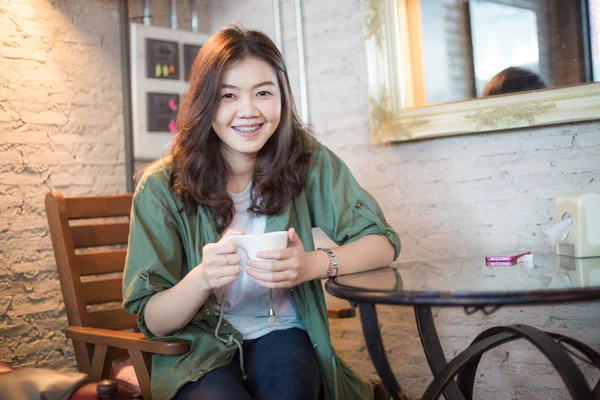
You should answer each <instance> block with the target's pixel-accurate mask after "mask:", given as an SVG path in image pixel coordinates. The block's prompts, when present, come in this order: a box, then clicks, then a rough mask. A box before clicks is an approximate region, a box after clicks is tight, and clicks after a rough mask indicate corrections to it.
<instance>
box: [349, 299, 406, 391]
mask: <svg viewBox="0 0 600 400" xmlns="http://www.w3.org/2000/svg"><path fill="white" fill-rule="evenodd" d="M358 310H359V313H360V323H361V324H362V328H363V335H364V336H365V343H366V346H367V351H368V352H369V356H370V357H371V360H372V361H373V365H374V366H375V370H376V371H377V373H378V374H379V377H380V378H381V382H382V383H383V385H384V386H385V388H386V389H387V391H388V393H389V394H390V396H392V398H393V399H394V400H404V399H405V398H406V397H405V396H404V395H403V394H402V389H401V388H400V384H399V383H398V381H397V380H396V377H395V376H394V373H393V372H392V368H391V367H390V363H389V361H388V359H387V356H386V354H385V348H384V347H383V340H382V338H381V331H380V330H379V320H378V318H377V311H376V310H375V304H372V303H358Z"/></svg>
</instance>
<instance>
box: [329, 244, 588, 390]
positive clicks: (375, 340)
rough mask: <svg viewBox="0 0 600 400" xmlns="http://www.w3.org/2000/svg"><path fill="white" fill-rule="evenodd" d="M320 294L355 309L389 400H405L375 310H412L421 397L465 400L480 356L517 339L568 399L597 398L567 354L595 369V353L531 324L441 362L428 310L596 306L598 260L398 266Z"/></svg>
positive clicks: (546, 257) (475, 260)
mask: <svg viewBox="0 0 600 400" xmlns="http://www.w3.org/2000/svg"><path fill="white" fill-rule="evenodd" d="M325 288H326V290H327V292H328V293H329V294H331V295H333V296H335V297H339V298H342V299H346V300H349V301H350V303H351V304H352V305H353V306H354V307H358V309H359V311H360V321H361V325H362V329H363V334H364V337H365V342H366V347H367V350H368V352H369V356H370V357H371V360H372V362H373V365H374V366H375V369H376V371H377V373H378V374H379V376H380V377H381V380H382V382H383V384H384V385H385V387H386V389H387V390H388V392H389V393H390V395H391V396H392V398H394V399H402V398H403V395H402V391H401V387H400V385H399V384H398V381H397V380H396V378H395V376H394V374H393V372H392V369H391V367H390V364H389V362H388V359H387V356H386V353H385V348H384V345H383V341H382V337H381V332H380V329H379V321H378V317H377V311H376V307H375V306H376V305H377V304H388V305H405V306H412V307H414V311H415V318H416V323H417V328H418V331H419V335H420V338H421V343H422V345H423V350H424V352H425V356H426V358H427V362H428V363H429V367H430V369H431V372H432V373H433V376H434V379H433V381H432V382H431V383H430V385H429V387H428V388H427V390H426V391H425V393H424V395H423V397H422V399H431V400H435V399H437V398H438V397H439V396H440V395H441V394H443V395H444V397H445V398H446V399H451V400H463V399H471V398H472V397H473V386H474V383H475V375H476V371H477V366H478V364H479V361H480V359H481V357H482V355H483V354H484V353H485V352H486V351H488V350H491V349H493V348H495V347H497V346H500V345H502V344H504V343H507V342H510V341H513V340H517V339H525V340H528V341H529V342H530V343H532V344H533V345H534V346H535V347H536V348H537V349H538V350H540V351H541V352H542V353H543V354H544V355H545V356H546V357H547V358H548V360H549V361H550V362H551V363H552V364H553V366H554V367H555V368H556V370H557V371H558V373H559V375H560V376H561V378H562V379H563V381H564V383H565V384H566V387H567V389H568V391H569V393H570V394H571V396H572V398H574V399H586V400H588V399H600V383H599V384H597V385H596V387H595V388H593V389H592V388H590V385H589V384H588V382H587V380H586V379H585V377H584V375H583V373H582V372H581V370H580V369H579V367H578V366H577V364H575V362H574V361H573V359H572V358H571V356H570V355H569V353H579V354H581V355H582V356H583V357H584V358H587V359H588V360H589V362H590V363H592V364H593V365H596V366H597V367H598V368H600V354H598V352H597V351H595V350H594V349H592V348H591V347H589V346H587V345H585V344H584V343H582V342H580V341H577V340H575V339H572V338H570V337H567V336H564V335H560V334H556V333H550V332H548V333H547V332H544V331H541V330H539V329H537V328H534V327H532V326H529V325H523V324H515V325H509V326H499V327H494V328H490V329H488V330H486V331H484V332H482V333H481V334H479V335H478V336H477V337H476V338H475V339H474V340H473V342H472V343H471V345H470V346H469V347H468V348H467V349H465V350H464V351H463V352H461V353H460V354H458V355H457V356H456V357H455V358H454V359H452V360H450V361H447V360H446V358H445V356H444V353H443V351H442V347H441V344H440V340H439V337H438V334H437V331H436V327H435V323H434V319H433V314H432V311H431V307H432V306H436V307H463V308H464V311H465V313H466V314H473V313H476V312H482V313H484V314H486V315H489V314H492V313H494V312H495V311H496V310H498V309H499V308H501V307H504V306H516V305H518V306H526V305H540V304H564V303H576V302H593V301H600V258H579V259H577V258H572V257H565V256H557V255H556V254H534V255H533V260H531V261H527V262H522V263H518V264H516V265H513V266H486V262H485V257H483V256H477V257H461V258H447V259H440V260H425V261H413V262H400V263H395V264H393V265H392V266H391V267H384V268H379V269H376V270H372V271H367V272H362V273H357V274H350V275H342V276H338V277H336V278H332V279H330V280H328V281H327V282H326V284H325ZM599 316H600V312H599Z"/></svg>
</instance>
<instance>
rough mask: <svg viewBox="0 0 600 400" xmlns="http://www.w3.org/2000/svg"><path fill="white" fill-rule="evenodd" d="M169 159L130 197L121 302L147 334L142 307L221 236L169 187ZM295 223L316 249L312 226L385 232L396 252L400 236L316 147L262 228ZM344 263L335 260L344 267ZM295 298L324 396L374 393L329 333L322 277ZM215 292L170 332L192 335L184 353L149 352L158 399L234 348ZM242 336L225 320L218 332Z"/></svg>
mask: <svg viewBox="0 0 600 400" xmlns="http://www.w3.org/2000/svg"><path fill="white" fill-rule="evenodd" d="M171 168H172V164H171V161H170V160H169V159H168V158H166V159H163V160H162V161H160V162H157V163H156V164H154V165H153V166H151V167H150V168H149V169H148V170H147V171H146V172H145V174H144V176H143V177H142V179H141V182H140V184H139V185H138V188H137V190H136V193H135V196H134V198H133V208H132V211H131V231H130V236H129V250H128V253H127V261H126V265H125V273H124V277H123V304H124V307H125V309H126V310H127V311H128V312H130V313H137V320H138V325H139V328H140V330H141V332H143V333H144V335H145V336H146V337H147V338H150V339H152V338H156V337H155V336H154V335H153V334H152V333H151V332H150V331H149V330H148V328H147V327H146V324H145V323H144V318H143V315H144V307H145V306H146V304H147V302H148V300H149V299H150V297H151V296H152V295H153V294H154V293H156V292H157V291H160V290H163V289H166V288H170V287H172V286H174V285H175V284H176V283H177V282H179V281H180V280H181V279H182V278H183V277H184V276H185V275H186V274H187V273H188V272H189V271H190V270H191V269H192V268H194V267H195V266H197V265H198V264H200V263H201V262H202V248H203V247H204V245H206V244H207V243H214V242H216V241H218V240H219V237H218V235H217V233H216V231H215V229H214V224H213V221H212V218H211V215H210V214H209V213H208V212H207V211H206V210H205V209H204V208H203V207H201V206H199V207H198V208H197V212H196V214H195V215H190V214H189V213H186V212H185V211H183V212H182V211H181V210H182V209H183V203H182V202H181V201H180V200H179V198H178V197H177V196H176V195H174V194H173V193H171V191H169V188H168V182H169V175H170V172H171ZM290 227H294V228H295V229H296V232H297V233H298V235H299V237H300V239H301V240H302V243H303V245H304V248H305V250H306V251H312V250H314V243H313V237H312V228H313V227H319V228H321V229H322V230H323V231H324V232H325V233H326V234H327V236H329V237H330V238H331V239H332V240H334V241H335V242H336V243H337V244H339V245H343V244H346V243H350V242H352V241H355V240H357V239H359V238H361V237H363V236H366V235H385V236H386V237H387V238H388V239H389V241H390V242H391V243H392V245H393V246H394V249H395V255H394V259H396V258H397V257H398V254H399V252H400V240H399V238H398V235H397V234H396V232H394V230H393V229H392V228H391V227H390V226H389V225H388V224H387V223H386V221H385V219H384V216H383V213H382V211H381V209H380V208H379V206H378V204H377V202H376V201H375V199H374V198H373V197H372V196H371V195H369V193H367V192H366V191H365V190H363V189H362V188H361V187H360V186H359V184H358V183H357V182H356V180H355V179H354V177H353V176H352V174H351V172H350V170H349V169H348V167H347V166H346V165H345V164H344V163H343V162H342V161H341V160H340V159H339V158H338V157H337V156H336V155H335V154H333V153H332V152H331V151H329V150H328V149H327V148H326V147H324V146H322V145H317V148H316V149H315V150H314V153H313V158H312V166H311V168H310V171H309V174H308V178H307V180H306V186H305V190H304V191H303V192H302V193H301V194H300V196H298V197H297V198H296V199H295V200H294V201H293V202H292V203H290V204H289V205H288V207H287V208H286V209H285V211H284V212H283V213H282V214H280V215H276V216H269V217H267V224H266V232H272V231H279V230H286V229H288V228H290ZM343 268H344V266H343V265H342V266H340V272H341V273H343ZM289 291H290V293H291V297H292V300H293V302H294V305H295V307H296V310H297V311H298V314H299V315H300V317H301V318H302V321H303V323H304V327H305V329H306V331H307V333H308V335H309V337H310V339H311V341H312V343H313V346H314V348H315V351H316V353H317V356H318V358H319V362H320V366H321V374H322V376H323V389H324V394H325V399H326V400H333V399H344V400H353V399H369V400H370V399H372V398H373V390H372V388H371V385H370V383H369V382H367V381H366V380H363V379H360V378H358V377H357V376H356V374H355V373H354V372H353V371H351V369H350V368H349V367H348V366H347V365H346V364H345V363H344V362H343V361H342V360H341V359H340V358H339V357H338V356H337V355H336V354H335V351H334V349H333V348H332V345H331V341H330V336H329V324H328V321H327V310H326V305H325V299H324V297H323V289H322V286H321V282H320V281H318V280H315V281H310V282H304V283H302V284H300V285H298V286H296V287H294V288H291V289H289ZM217 317H218V316H217V315H215V312H214V301H213V298H212V297H209V298H208V300H206V302H205V303H204V304H203V305H202V307H201V308H200V310H199V311H198V313H197V314H196V316H195V317H194V318H193V319H192V321H191V322H190V323H189V324H188V325H187V326H186V327H185V328H183V329H181V330H180V331H178V332H175V333H173V334H171V335H169V337H171V338H182V339H187V340H190V341H191V349H190V352H189V353H187V354H185V355H182V356H164V355H154V356H153V358H152V394H153V398H154V399H156V400H163V399H171V398H172V397H174V396H175V394H176V393H177V391H178V389H179V388H181V386H183V385H184V384H185V383H186V382H189V381H195V380H198V379H199V378H201V377H202V376H203V375H204V374H206V373H207V372H209V371H211V370H213V369H215V368H217V367H220V366H223V365H226V364H228V363H229V362H230V360H231V359H232V358H233V356H234V354H235V352H236V351H237V346H236V345H235V344H232V345H230V346H228V345H227V344H225V343H223V342H221V341H220V340H218V339H217V338H216V337H215V335H214V331H215V328H216V325H217V319H218V318H217ZM230 333H232V334H234V337H236V338H237V339H238V340H239V341H242V335H241V334H240V333H239V332H238V331H237V330H236V329H235V328H234V327H232V326H231V324H223V325H221V327H220V329H219V334H221V335H224V336H227V335H228V334H230Z"/></svg>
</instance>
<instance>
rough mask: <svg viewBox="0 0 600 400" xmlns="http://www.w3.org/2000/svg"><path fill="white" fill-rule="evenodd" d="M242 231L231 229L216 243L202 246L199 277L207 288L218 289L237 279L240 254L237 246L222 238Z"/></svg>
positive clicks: (241, 233) (239, 233)
mask: <svg viewBox="0 0 600 400" xmlns="http://www.w3.org/2000/svg"><path fill="white" fill-rule="evenodd" d="M243 234H244V233H243V232H240V231H236V230H233V229H230V230H228V231H227V232H225V234H224V235H223V237H222V238H221V240H220V241H218V242H217V243H209V244H207V245H206V246H204V247H203V248H202V264H200V265H199V266H198V268H200V271H199V272H200V278H201V279H202V280H203V282H204V283H205V284H206V285H207V289H210V290H212V289H219V288H222V287H223V286H227V285H229V284H230V283H232V282H233V281H235V280H236V279H237V276H238V274H239V273H240V270H241V268H240V261H241V259H240V256H239V255H238V254H237V246H236V245H235V244H233V243H231V242H224V241H223V239H224V238H226V237H227V236H232V235H243Z"/></svg>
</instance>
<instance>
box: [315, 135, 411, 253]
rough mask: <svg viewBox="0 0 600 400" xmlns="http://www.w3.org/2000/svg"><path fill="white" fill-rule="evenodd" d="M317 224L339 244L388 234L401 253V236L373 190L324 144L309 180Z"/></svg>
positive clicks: (397, 251)
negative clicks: (372, 192) (389, 221)
mask: <svg viewBox="0 0 600 400" xmlns="http://www.w3.org/2000/svg"><path fill="white" fill-rule="evenodd" d="M306 191H307V197H308V201H309V206H310V210H311V219H312V221H311V222H312V224H313V227H319V228H321V229H322V230H323V232H325V234H326V235H327V236H329V237H330V238H331V240H333V241H334V242H336V243H337V244H338V245H343V244H347V243H351V242H353V241H356V240H358V239H360V238H361V237H364V236H367V235H382V236H385V237H387V239H388V240H389V241H390V243H391V244H392V246H393V247H394V260H396V259H397V258H398V256H399V254H400V247H401V246H400V238H399V236H398V234H397V233H396V232H395V231H394V229H392V227H391V226H390V225H389V224H388V223H387V221H386V220H385V216H384V215H383V211H382V210H381V208H380V207H379V204H377V201H376V200H375V198H373V196H371V194H369V193H368V192H367V191H366V190H364V189H363V188H362V187H361V186H360V185H359V184H358V182H357V181H356V179H355V178H354V176H353V175H352V173H351V172H350V169H349V168H348V167H347V166H346V164H345V163H344V162H343V161H342V160H341V159H340V158H339V157H338V156H336V155H335V154H333V153H332V152H331V151H330V150H329V149H327V148H326V147H324V146H322V147H320V148H318V149H317V150H316V151H315V152H314V155H313V164H312V167H311V170H310V172H309V175H308V180H307V184H306Z"/></svg>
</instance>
